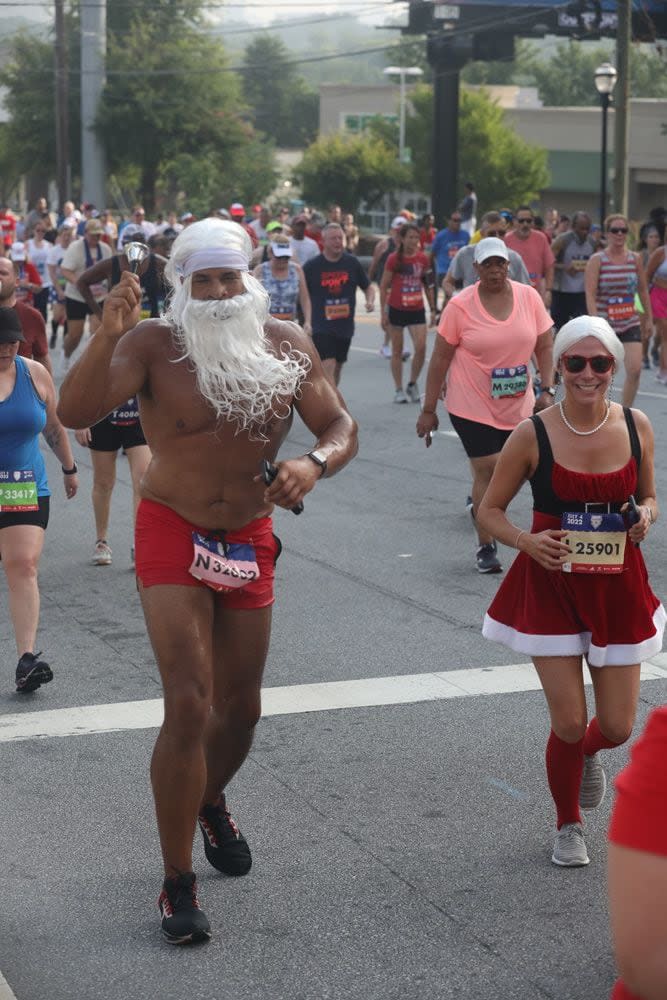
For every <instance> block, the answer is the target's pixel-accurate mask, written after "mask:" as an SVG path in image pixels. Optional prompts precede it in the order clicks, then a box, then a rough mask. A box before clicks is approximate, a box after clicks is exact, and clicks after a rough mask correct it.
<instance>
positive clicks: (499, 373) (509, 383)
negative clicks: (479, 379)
mask: <svg viewBox="0 0 667 1000" xmlns="http://www.w3.org/2000/svg"><path fill="white" fill-rule="evenodd" d="M527 388H528V367H527V365H516V366H515V367H514V368H494V369H493V370H492V372H491V398H492V399H505V398H507V397H512V396H523V395H525V392H526V389H527Z"/></svg>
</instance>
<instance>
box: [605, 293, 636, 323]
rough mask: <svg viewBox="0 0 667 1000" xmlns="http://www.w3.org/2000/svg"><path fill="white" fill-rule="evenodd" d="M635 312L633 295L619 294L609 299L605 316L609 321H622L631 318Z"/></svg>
mask: <svg viewBox="0 0 667 1000" xmlns="http://www.w3.org/2000/svg"><path fill="white" fill-rule="evenodd" d="M634 314H635V297H634V295H619V296H617V297H616V298H613V299H609V302H608V304H607V316H608V317H609V322H610V323H622V322H623V321H624V320H627V319H632V317H633V316H634Z"/></svg>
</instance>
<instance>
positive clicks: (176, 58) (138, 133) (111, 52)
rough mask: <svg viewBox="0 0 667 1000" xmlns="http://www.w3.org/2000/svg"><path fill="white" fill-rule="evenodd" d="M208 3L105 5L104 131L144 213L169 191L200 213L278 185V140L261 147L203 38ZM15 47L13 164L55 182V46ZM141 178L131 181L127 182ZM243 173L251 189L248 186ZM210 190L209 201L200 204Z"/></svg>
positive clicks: (5, 80)
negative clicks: (275, 144)
mask: <svg viewBox="0 0 667 1000" xmlns="http://www.w3.org/2000/svg"><path fill="white" fill-rule="evenodd" d="M76 9H77V8H76V4H74V5H73V10H74V13H71V12H70V13H69V15H68V17H67V41H68V53H69V71H70V72H69V86H70V93H69V102H70V105H69V123H70V146H71V149H70V164H71V167H72V174H73V177H74V178H76V177H77V175H78V174H79V169H80V132H81V120H80V83H79V65H80V64H79V58H80V37H79V22H78V18H77V16H76ZM201 10H202V2H201V0H134V2H133V3H132V5H131V6H130V5H128V4H115V3H109V5H108V36H107V85H106V88H105V90H104V93H103V96H102V101H101V103H100V107H99V109H98V116H97V123H96V125H97V131H98V134H99V137H100V140H101V142H102V143H103V145H104V148H105V152H106V157H107V164H108V167H109V170H110V171H111V172H113V173H114V174H116V175H117V176H118V178H119V179H120V183H121V186H122V187H123V189H127V190H128V191H129V190H132V191H133V194H134V195H135V196H136V197H137V199H138V200H142V201H144V202H145V204H146V207H147V209H148V210H151V209H152V208H153V206H154V204H155V200H156V198H157V197H158V196H159V195H160V194H161V193H162V192H169V194H170V195H173V196H174V197H177V198H178V199H179V201H180V202H181V203H183V202H185V201H187V202H188V207H191V206H192V205H194V200H196V201H197V204H198V209H199V211H203V210H204V209H205V210H206V212H208V211H209V210H210V208H211V207H217V206H218V205H219V204H223V203H224V200H223V199H225V198H226V197H227V193H228V192H230V191H231V190H232V189H233V196H234V197H237V196H241V192H242V191H247V192H248V193H247V194H246V195H244V196H245V197H252V198H260V199H261V198H264V197H265V196H266V195H267V194H268V193H269V192H270V191H271V190H272V188H273V184H274V180H275V176H276V172H275V166H274V161H273V150H272V147H271V145H270V144H262V143H260V142H259V140H258V137H257V135H256V133H255V131H254V129H253V127H252V124H251V120H250V116H249V114H248V112H247V110H246V108H245V106H244V104H243V103H242V99H241V91H240V82H239V79H238V77H237V75H236V74H234V73H232V72H230V71H229V67H228V65H227V62H226V58H225V55H224V52H223V49H222V47H221V45H220V43H219V42H217V41H212V40H211V39H210V38H209V37H208V36H207V34H206V32H205V29H206V25H205V23H204V21H203V18H202V15H201ZM10 51H11V57H10V58H9V60H8V62H7V64H6V66H5V69H4V70H3V71H2V73H0V84H2V85H4V86H5V87H7V90H8V96H7V98H6V102H5V103H6V105H7V108H8V110H9V113H10V122H9V124H8V125H7V143H8V145H9V148H11V150H12V167H13V168H16V169H18V170H19V171H20V172H21V173H26V174H29V175H30V174H37V173H38V172H39V174H40V175H45V176H47V177H48V176H51V177H53V176H54V175H55V172H56V164H55V115H54V103H53V93H54V58H53V45H52V43H51V42H45V41H42V40H41V39H39V38H36V37H28V36H27V35H25V36H22V35H19V36H16V38H15V39H13V40H12V41H11V49H10ZM302 113H303V116H304V117H305V111H302ZM1 155H2V150H1V148H0V156H1ZM136 176H139V178H140V180H139V183H138V185H137V186H136V187H135V185H134V183H132V180H131V179H132V178H134V177H136ZM246 179H247V181H248V183H252V184H253V185H254V187H253V189H252V192H249V191H248V187H247V185H246ZM3 183H4V182H3ZM244 185H246V186H244ZM74 187H76V181H75V184H74ZM208 197H210V198H211V199H212V202H211V203H207V204H205V205H204V201H205V199H206V198H208ZM200 206H201V207H200Z"/></svg>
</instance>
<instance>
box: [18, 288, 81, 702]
mask: <svg viewBox="0 0 667 1000" xmlns="http://www.w3.org/2000/svg"><path fill="white" fill-rule="evenodd" d="M24 340H25V337H24V336H23V332H22V330H21V324H20V321H19V318H18V315H17V313H16V310H15V309H11V308H0V558H1V559H2V567H3V569H4V571H5V576H6V577H7V587H8V589H9V609H10V614H11V618H12V624H13V627H14V636H15V639H16V648H17V652H18V655H19V662H18V666H17V667H16V689H17V691H21V692H29V691H35V690H36V689H37V688H38V687H39V686H40V684H46V683H47V681H50V680H51V679H52V677H53V673H52V671H51V668H50V667H49V665H48V663H46V662H45V661H44V660H41V659H40V656H41V653H35V637H36V635H37V624H38V621H39V588H38V582H37V569H38V566H39V558H40V555H41V553H42V546H43V544H44V532H45V530H46V525H47V523H48V520H49V499H50V491H49V484H48V482H47V479H46V469H45V466H44V459H43V457H42V453H41V451H40V449H39V435H40V433H42V434H43V435H44V438H45V440H46V443H47V444H48V446H49V447H50V448H51V450H52V451H53V453H54V454H55V455H56V457H57V458H58V460H59V461H60V463H61V465H62V469H63V476H64V480H65V493H66V495H67V497H68V498H71V497H73V496H74V495H75V493H76V491H77V488H78V479H77V475H76V473H77V468H76V464H75V462H74V457H73V455H72V449H71V447H70V443H69V439H68V437H67V434H66V432H65V429H64V428H63V426H62V424H61V423H60V421H59V420H58V417H57V416H56V390H55V386H54V384H53V380H52V378H51V376H50V375H49V373H48V372H47V370H46V368H45V367H44V366H43V365H42V364H40V363H39V362H38V361H29V360H27V359H26V358H21V357H19V356H18V349H19V343H20V342H21V341H24Z"/></svg>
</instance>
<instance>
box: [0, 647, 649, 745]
mask: <svg viewBox="0 0 667 1000" xmlns="http://www.w3.org/2000/svg"><path fill="white" fill-rule="evenodd" d="M641 676H642V680H644V681H650V680H667V657H666V656H665V655H664V654H661V655H660V656H657V657H654V659H653V661H652V662H650V663H643V664H642V672H641ZM586 683H589V684H590V679H588V677H586ZM539 688H540V683H539V680H538V678H537V674H536V673H535V671H534V669H533V666H532V664H530V663H513V664H510V665H506V666H499V667H471V668H468V669H464V670H449V671H442V672H440V673H435V672H434V673H430V674H404V675H399V676H397V677H367V678H362V679H359V680H351V681H328V682H325V683H321V684H292V685H289V686H286V687H274V688H266V689H265V690H264V691H263V693H262V703H263V715H264V716H270V715H301V714H303V713H307V712H331V711H334V710H336V709H349V708H379V707H381V706H383V705H411V704H416V703H418V702H427V701H441V700H445V699H451V698H475V697H479V696H480V695H500V694H516V693H520V692H524V691H538V690H539ZM162 717H163V716H162V699H161V698H155V699H150V700H146V701H127V702H116V703H112V704H109V705H83V706H79V707H75V708H58V709H49V710H46V711H43V712H26V713H21V714H16V715H5V716H0V743H12V742H16V741H20V740H36V739H48V738H54V737H64V736H89V735H92V734H93V733H110V732H121V731H125V730H130V729H157V728H158V727H159V726H160V725H161V723H162Z"/></svg>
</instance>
